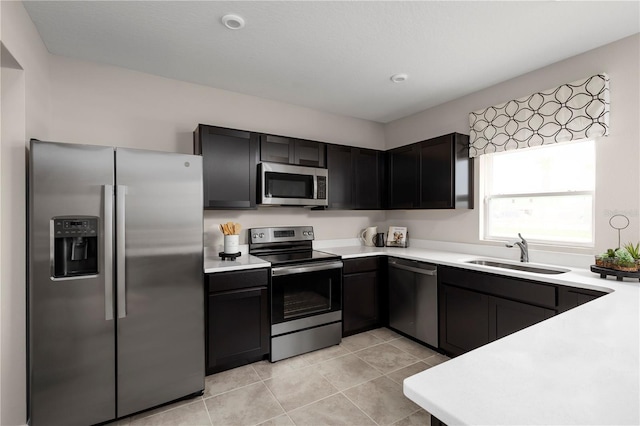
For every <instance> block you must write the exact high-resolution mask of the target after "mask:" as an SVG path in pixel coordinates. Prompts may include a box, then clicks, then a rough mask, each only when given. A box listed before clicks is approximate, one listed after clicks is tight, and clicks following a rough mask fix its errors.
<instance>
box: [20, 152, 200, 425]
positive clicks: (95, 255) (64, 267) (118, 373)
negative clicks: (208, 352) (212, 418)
mask: <svg viewBox="0 0 640 426" xmlns="http://www.w3.org/2000/svg"><path fill="white" fill-rule="evenodd" d="M28 191H29V197H28V212H29V223H28V234H29V249H28V251H29V255H28V258H29V262H28V265H29V266H28V292H27V295H28V333H29V335H28V345H29V347H28V357H29V359H28V365H29V372H28V376H29V381H28V393H29V398H28V409H29V415H30V423H31V425H35V426H39V425H89V424H95V423H101V422H106V421H109V420H113V419H115V418H119V417H123V416H127V415H129V414H132V413H135V412H138V411H141V410H144V409H147V408H150V407H154V406H156V405H160V404H163V403H166V402H169V401H172V400H175V399H179V398H182V397H185V396H188V395H192V394H201V392H202V391H203V389H204V376H205V372H204V368H205V362H204V290H203V277H202V274H203V269H202V266H203V258H202V226H203V224H202V219H203V218H202V215H203V208H202V199H203V197H202V161H201V157H199V156H193V155H183V154H171V153H162V152H153V151H142V150H133V149H124V148H113V147H102V146H90V145H77V144H62V143H52V142H40V141H31V146H30V152H29V179H28Z"/></svg>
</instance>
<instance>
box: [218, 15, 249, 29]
mask: <svg viewBox="0 0 640 426" xmlns="http://www.w3.org/2000/svg"><path fill="white" fill-rule="evenodd" d="M222 23H223V24H224V26H225V27H227V28H229V29H230V30H239V29H240V28H243V27H244V19H243V18H242V16H239V15H234V14H232V13H231V14H228V15H224V16H223V17H222Z"/></svg>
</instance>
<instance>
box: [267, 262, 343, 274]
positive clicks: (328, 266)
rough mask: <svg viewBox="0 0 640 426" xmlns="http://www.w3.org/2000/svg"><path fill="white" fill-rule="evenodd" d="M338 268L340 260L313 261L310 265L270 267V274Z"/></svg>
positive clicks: (299, 272) (340, 266)
mask: <svg viewBox="0 0 640 426" xmlns="http://www.w3.org/2000/svg"><path fill="white" fill-rule="evenodd" d="M339 268H342V261H337V262H324V263H314V264H312V265H305V266H281V267H279V268H273V269H271V275H272V276H274V277H279V276H282V275H291V274H304V273H305V272H317V271H326V270H329V269H339Z"/></svg>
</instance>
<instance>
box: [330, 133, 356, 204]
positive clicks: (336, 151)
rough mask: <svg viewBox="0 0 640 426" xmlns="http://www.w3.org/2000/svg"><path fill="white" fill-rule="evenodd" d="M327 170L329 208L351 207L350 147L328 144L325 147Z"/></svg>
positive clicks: (351, 173)
mask: <svg viewBox="0 0 640 426" xmlns="http://www.w3.org/2000/svg"><path fill="white" fill-rule="evenodd" d="M327 169H328V172H329V208H330V209H351V208H353V179H352V178H353V169H352V155H351V147H349V146H343V145H329V146H328V147H327Z"/></svg>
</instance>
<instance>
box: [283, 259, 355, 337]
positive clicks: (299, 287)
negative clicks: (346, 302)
mask: <svg viewBox="0 0 640 426" xmlns="http://www.w3.org/2000/svg"><path fill="white" fill-rule="evenodd" d="M340 311H342V261H332V262H316V263H307V264H303V265H296V266H283V267H275V268H273V269H272V280H271V324H272V325H273V324H280V323H284V322H288V321H294V320H299V319H302V318H307V317H312V316H317V315H322V314H328V313H331V312H340Z"/></svg>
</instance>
